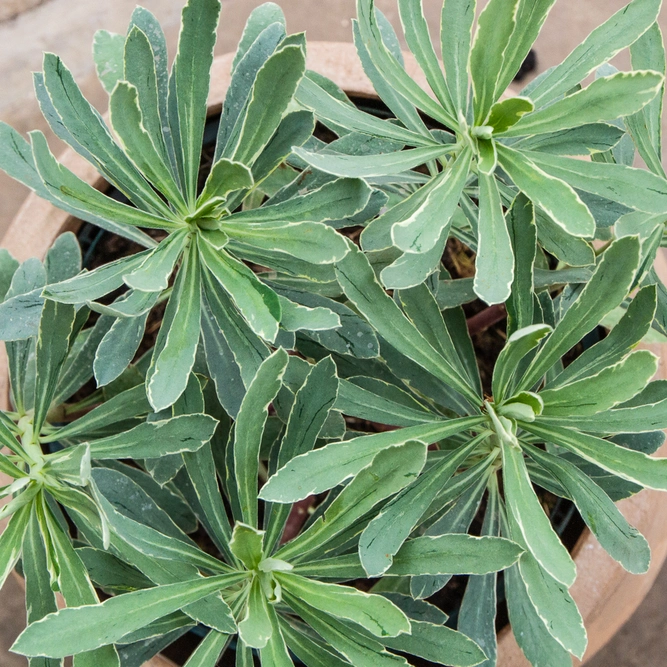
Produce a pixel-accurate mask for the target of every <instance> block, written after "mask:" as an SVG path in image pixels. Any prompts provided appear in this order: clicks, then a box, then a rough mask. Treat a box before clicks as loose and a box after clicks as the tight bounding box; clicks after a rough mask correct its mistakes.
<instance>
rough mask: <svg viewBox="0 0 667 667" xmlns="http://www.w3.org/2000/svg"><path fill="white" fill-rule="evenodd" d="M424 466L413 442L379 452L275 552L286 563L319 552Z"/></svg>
mask: <svg viewBox="0 0 667 667" xmlns="http://www.w3.org/2000/svg"><path fill="white" fill-rule="evenodd" d="M425 463H426V447H425V446H424V445H423V444H422V443H420V442H415V441H408V442H406V443H405V444H402V445H399V446H396V447H389V448H388V449H385V450H383V451H381V452H379V453H378V454H377V455H376V456H375V457H374V458H373V460H372V462H371V463H370V465H368V466H367V467H365V468H363V469H362V470H361V471H360V472H359V473H358V474H357V475H356V476H355V477H354V479H353V480H352V481H351V482H350V483H349V484H348V485H347V486H346V487H345V489H344V490H343V491H341V493H340V494H339V495H338V496H336V498H335V500H334V501H333V502H332V503H331V505H330V506H329V507H328V508H327V509H326V510H325V512H324V514H323V515H322V516H320V517H319V518H318V519H317V520H316V521H315V522H314V523H313V524H312V525H311V526H310V527H309V528H308V529H307V530H306V531H304V532H303V533H301V534H300V535H299V536H298V537H296V538H295V539H293V540H292V541H291V542H289V543H288V544H287V545H285V546H284V547H282V548H281V549H280V550H279V551H278V552H277V554H276V555H277V557H279V558H282V559H284V560H290V559H292V558H295V557H298V558H303V556H304V554H308V553H311V552H313V551H315V550H317V549H321V548H322V547H323V546H324V545H326V544H327V543H329V542H332V541H333V540H334V539H335V538H336V537H338V536H339V535H341V534H343V533H344V531H345V530H347V529H348V528H350V527H351V526H354V525H355V523H356V522H357V521H359V520H360V519H361V518H362V517H363V516H364V515H366V514H367V513H368V512H370V511H371V510H373V508H374V507H375V506H376V505H378V503H380V502H381V501H383V500H385V499H386V498H389V497H390V496H392V495H394V494H395V493H398V492H399V491H401V490H402V489H404V488H405V487H406V486H408V485H409V484H410V483H412V482H413V481H414V480H415V479H417V477H418V476H419V473H420V472H421V471H422V469H423V467H424V464H425Z"/></svg>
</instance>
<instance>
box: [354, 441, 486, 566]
mask: <svg viewBox="0 0 667 667" xmlns="http://www.w3.org/2000/svg"><path fill="white" fill-rule="evenodd" d="M478 445H479V439H473V440H472V441H471V442H470V443H468V444H467V445H464V446H463V447H460V448H459V449H458V450H455V451H454V452H452V453H451V454H450V455H449V456H448V457H446V458H445V459H444V460H443V461H442V462H441V463H439V464H437V465H435V466H434V467H433V468H432V469H430V470H428V471H427V472H425V473H424V474H422V475H421V476H420V477H419V478H418V479H417V480H415V481H414V482H413V483H412V484H410V486H408V487H407V488H406V489H405V490H403V492H402V493H400V494H399V495H397V496H396V497H395V498H393V499H392V500H390V501H389V502H388V503H387V504H386V505H385V506H384V507H383V508H382V509H381V510H380V512H379V513H378V514H377V515H376V516H375V518H374V519H373V520H372V521H371V522H370V523H369V524H368V526H366V528H365V529H364V532H363V533H362V535H361V537H360V539H359V558H360V560H361V563H362V565H363V567H364V570H365V571H366V573H367V575H368V576H369V577H377V576H380V575H382V574H383V573H384V572H386V571H387V570H388V569H389V568H390V567H391V564H392V562H393V557H394V555H395V554H396V553H397V552H398V551H399V550H400V548H401V547H402V546H403V543H404V542H405V540H406V539H407V538H408V537H409V536H410V534H411V533H412V531H413V529H414V528H415V526H416V525H417V524H418V523H419V521H420V520H421V518H422V517H423V515H424V513H425V512H426V511H427V510H428V508H429V507H430V506H431V503H432V502H433V501H434V500H435V498H436V496H437V494H438V493H439V492H440V491H441V490H442V489H443V488H445V487H446V485H447V482H448V481H449V480H450V479H451V477H452V475H453V474H454V473H455V472H456V471H457V470H458V468H459V466H460V465H461V464H462V463H463V462H464V461H465V460H466V459H467V458H468V456H469V455H470V454H471V452H472V451H474V450H475V448H476V447H477V446H478Z"/></svg>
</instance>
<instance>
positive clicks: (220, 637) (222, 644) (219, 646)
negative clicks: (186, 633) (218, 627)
mask: <svg viewBox="0 0 667 667" xmlns="http://www.w3.org/2000/svg"><path fill="white" fill-rule="evenodd" d="M229 639H230V636H229V635H225V634H222V633H220V632H216V631H215V630H211V632H209V633H208V634H207V635H206V637H205V638H204V640H203V641H202V643H201V644H199V646H198V647H197V650H196V651H195V652H194V653H193V654H192V655H191V656H190V657H189V658H188V661H187V662H186V663H185V667H215V666H216V665H217V664H218V660H219V658H220V656H221V655H222V653H223V652H224V650H225V648H226V647H227V645H228V644H229Z"/></svg>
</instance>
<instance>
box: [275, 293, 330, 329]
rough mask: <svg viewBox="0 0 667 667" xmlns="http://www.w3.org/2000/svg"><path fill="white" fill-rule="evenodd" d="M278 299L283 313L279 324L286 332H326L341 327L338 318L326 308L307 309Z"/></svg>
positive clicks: (287, 300)
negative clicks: (304, 330)
mask: <svg viewBox="0 0 667 667" xmlns="http://www.w3.org/2000/svg"><path fill="white" fill-rule="evenodd" d="M279 298H280V308H281V310H282V313H283V316H282V319H281V320H280V324H281V325H282V327H283V328H284V329H286V330H287V331H300V330H303V329H306V330H310V331H328V330H329V329H337V328H339V327H340V326H341V321H340V317H339V316H338V315H337V314H336V313H334V312H333V311H332V310H329V309H328V308H307V307H306V306H300V305H299V304H298V303H294V302H293V301H290V300H289V299H286V298H284V297H279Z"/></svg>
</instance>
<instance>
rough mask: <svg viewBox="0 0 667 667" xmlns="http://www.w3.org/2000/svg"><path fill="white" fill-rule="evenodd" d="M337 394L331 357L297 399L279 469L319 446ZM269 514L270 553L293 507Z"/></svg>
mask: <svg viewBox="0 0 667 667" xmlns="http://www.w3.org/2000/svg"><path fill="white" fill-rule="evenodd" d="M337 395H338V378H337V377H336V366H335V364H334V363H333V361H332V360H331V358H330V357H327V358H325V359H322V361H320V362H319V363H318V364H317V365H315V366H313V367H312V368H311V369H310V371H309V373H308V376H307V378H306V381H305V382H304V383H303V385H302V386H301V388H300V389H299V390H298V391H297V393H296V395H295V397H294V404H293V405H292V409H291V411H290V414H289V420H288V422H287V430H286V432H285V435H284V436H283V439H282V442H281V444H280V451H279V454H278V463H277V465H278V467H282V466H284V465H285V464H286V463H288V462H289V461H290V460H291V459H293V458H294V457H295V456H300V455H301V454H305V453H306V452H309V451H311V450H312V449H313V448H314V447H315V443H316V442H317V438H318V436H319V435H320V433H321V431H322V429H323V428H324V424H325V422H326V421H327V419H328V417H329V415H330V413H331V409H332V406H333V405H334V403H335V402H336V397H337ZM265 511H266V510H265ZM268 511H269V520H268V523H267V526H268V528H267V537H266V552H267V553H270V552H271V550H272V549H273V547H274V546H275V544H276V543H277V542H278V540H279V539H280V536H281V534H282V531H283V529H284V527H285V523H286V521H287V519H288V517H289V513H290V511H291V506H290V505H287V504H286V505H280V506H272V507H271V509H270V510H268Z"/></svg>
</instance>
